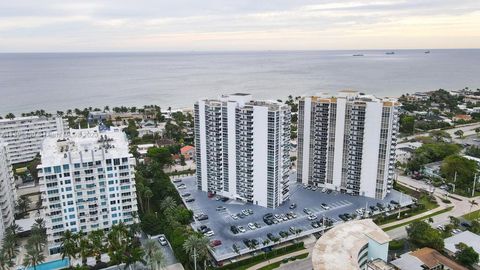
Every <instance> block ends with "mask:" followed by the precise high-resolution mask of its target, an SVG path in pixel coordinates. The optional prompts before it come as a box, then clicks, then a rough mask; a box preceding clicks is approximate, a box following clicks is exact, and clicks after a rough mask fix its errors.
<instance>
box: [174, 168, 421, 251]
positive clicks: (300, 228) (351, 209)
mask: <svg viewBox="0 0 480 270" xmlns="http://www.w3.org/2000/svg"><path fill="white" fill-rule="evenodd" d="M177 181H178V180H177ZM182 183H183V184H185V187H184V188H182V189H179V193H180V194H185V193H190V194H191V195H190V196H189V197H182V199H184V200H186V199H187V198H194V199H195V201H193V202H186V205H187V207H188V208H189V209H191V210H192V211H193V212H194V215H198V214H201V213H203V214H206V215H208V219H207V220H202V221H198V220H195V222H193V223H192V227H193V228H194V229H198V228H200V227H201V226H202V225H204V226H206V227H208V228H209V229H210V230H211V231H213V234H214V235H212V236H210V239H211V240H220V241H221V242H222V244H221V245H219V246H216V247H215V248H212V255H213V256H214V257H215V259H216V260H217V261H223V260H226V259H230V258H233V257H237V256H238V255H241V254H245V253H248V252H251V251H253V250H256V249H261V248H264V245H263V242H264V241H265V240H266V239H268V237H267V234H268V233H272V234H273V236H274V238H277V239H278V240H279V242H277V243H274V242H273V241H270V242H269V243H268V244H266V245H265V247H268V246H272V245H274V244H278V243H281V242H285V241H290V240H293V239H296V238H299V237H303V236H305V235H309V234H312V233H314V232H320V231H322V230H323V229H325V228H324V227H318V228H314V227H313V226H312V221H322V220H323V218H324V217H325V218H326V219H330V220H331V221H332V222H333V223H334V225H335V224H338V223H340V222H343V221H342V220H341V219H340V217H339V215H341V214H345V213H349V214H357V213H356V210H357V209H360V208H366V207H367V209H368V210H369V211H371V209H370V206H376V205H377V203H380V204H382V205H385V206H388V204H389V203H390V201H391V200H394V201H396V202H399V203H400V204H401V205H402V206H406V205H409V204H412V203H413V201H412V199H411V198H410V197H409V196H407V195H404V194H403V195H401V194H400V193H399V192H397V191H395V190H392V192H391V193H390V194H389V195H388V196H387V197H386V198H385V199H384V200H376V199H372V198H366V197H361V196H351V195H347V194H340V193H338V192H331V193H330V194H327V193H322V191H321V190H320V189H318V190H316V191H313V190H308V189H305V188H304V187H303V186H302V185H301V184H299V183H296V182H295V179H294V176H292V178H291V183H290V194H291V195H290V200H289V201H287V202H285V203H284V204H283V205H281V206H280V207H278V208H276V209H270V208H265V207H261V206H257V205H252V204H245V203H243V202H239V201H234V200H228V201H227V202H222V201H220V200H216V198H215V197H212V198H208V196H207V193H206V192H203V191H199V190H197V189H196V183H195V177H187V178H182V181H181V182H177V183H175V185H176V186H177V185H180V184H182ZM292 203H295V204H296V208H295V209H290V205H291V204H292ZM322 203H324V204H326V205H327V206H328V208H329V209H328V210H326V209H324V208H322V205H321V204H322ZM222 206H223V207H224V209H223V210H220V211H218V210H217V207H222ZM393 206H394V205H393V204H392V207H393ZM305 208H307V209H309V210H310V211H311V212H312V213H313V214H314V215H315V216H316V219H312V218H313V217H312V218H311V219H312V220H309V219H308V216H309V215H307V214H306V213H305V212H304V209H305ZM247 209H250V210H251V212H252V211H253V214H249V215H246V216H244V217H243V218H235V219H234V217H232V215H238V214H239V213H241V212H242V210H247ZM385 211H388V210H385ZM244 212H246V211H244ZM289 212H293V213H294V214H295V215H296V218H291V217H292V215H290V219H288V218H286V219H285V218H283V219H282V218H279V219H278V220H277V224H272V225H267V224H266V223H265V222H264V220H263V217H264V215H265V214H267V213H272V214H273V215H275V214H277V215H281V214H287V213H289ZM375 213H380V210H377V211H375ZM280 220H281V221H280ZM249 223H257V224H258V225H259V226H260V228H258V227H256V228H254V227H252V226H250V227H252V228H249V226H248V224H249ZM231 226H235V227H238V226H242V227H243V229H245V232H243V233H242V232H239V233H237V234H234V233H233V232H232V231H231V229H230V228H231ZM291 227H293V228H292V229H294V230H291ZM280 232H282V234H284V235H285V233H283V232H288V233H289V234H290V235H288V236H286V237H281V236H280V235H279V233H280ZM246 239H249V240H252V239H256V240H257V242H258V245H257V246H256V247H254V248H253V247H250V248H249V247H247V246H246V245H245V243H244V240H246ZM233 245H235V246H236V247H237V251H235V250H234V248H233Z"/></svg>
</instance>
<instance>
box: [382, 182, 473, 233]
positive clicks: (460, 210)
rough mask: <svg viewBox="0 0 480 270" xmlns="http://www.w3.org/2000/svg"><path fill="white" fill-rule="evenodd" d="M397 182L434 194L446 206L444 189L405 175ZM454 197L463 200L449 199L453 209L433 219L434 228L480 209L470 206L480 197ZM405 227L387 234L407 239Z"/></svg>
mask: <svg viewBox="0 0 480 270" xmlns="http://www.w3.org/2000/svg"><path fill="white" fill-rule="evenodd" d="M397 181H398V182H399V183H401V184H403V185H406V186H408V187H410V188H416V189H424V190H427V191H430V192H433V194H434V195H435V197H436V198H437V202H438V203H439V204H440V206H442V205H444V206H446V205H445V204H444V203H443V202H442V201H441V200H440V198H445V195H446V191H444V190H442V189H439V188H435V187H433V186H431V185H428V184H427V183H425V182H424V181H421V180H414V179H412V178H410V177H407V176H403V175H399V176H398V178H397ZM453 196H454V197H455V198H458V199H461V200H460V201H459V200H455V199H452V198H449V200H450V201H451V204H448V206H450V205H452V206H453V209H452V210H450V211H448V212H445V213H442V214H439V215H436V216H433V217H432V219H433V223H432V227H436V226H438V225H443V224H447V223H449V222H450V218H449V217H450V216H454V217H459V216H463V215H465V214H466V213H469V212H471V211H475V210H478V209H480V206H479V205H474V206H473V207H472V205H471V204H470V201H472V200H475V201H478V200H479V199H480V196H479V197H474V198H466V197H463V196H460V195H456V194H455V195H453ZM405 227H406V226H402V227H398V228H396V229H393V230H390V231H387V234H388V235H389V236H390V237H391V238H393V239H399V238H405V237H407V231H406V230H405Z"/></svg>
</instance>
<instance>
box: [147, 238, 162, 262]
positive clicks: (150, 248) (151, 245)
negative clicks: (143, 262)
mask: <svg viewBox="0 0 480 270" xmlns="http://www.w3.org/2000/svg"><path fill="white" fill-rule="evenodd" d="M143 247H144V249H145V256H146V257H147V262H148V264H150V262H151V259H152V257H153V254H154V253H155V251H157V250H159V246H158V242H157V241H155V240H153V239H148V240H147V241H146V242H145V244H144V245H143Z"/></svg>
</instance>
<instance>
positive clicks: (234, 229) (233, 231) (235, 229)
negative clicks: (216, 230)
mask: <svg viewBox="0 0 480 270" xmlns="http://www.w3.org/2000/svg"><path fill="white" fill-rule="evenodd" d="M230 231H232V233H233V234H237V233H238V228H237V226H234V225H232V226H230Z"/></svg>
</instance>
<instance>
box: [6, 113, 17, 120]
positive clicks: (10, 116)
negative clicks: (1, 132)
mask: <svg viewBox="0 0 480 270" xmlns="http://www.w3.org/2000/svg"><path fill="white" fill-rule="evenodd" d="M5 118H6V119H10V120H12V119H14V118H15V115H14V114H13V113H8V114H7V115H5Z"/></svg>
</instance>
